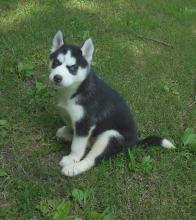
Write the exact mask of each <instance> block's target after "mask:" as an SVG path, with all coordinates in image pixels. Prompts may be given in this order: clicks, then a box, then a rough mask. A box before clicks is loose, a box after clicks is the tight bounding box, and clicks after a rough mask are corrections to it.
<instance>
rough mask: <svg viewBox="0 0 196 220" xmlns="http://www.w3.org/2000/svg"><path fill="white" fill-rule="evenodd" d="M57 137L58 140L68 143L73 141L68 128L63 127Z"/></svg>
mask: <svg viewBox="0 0 196 220" xmlns="http://www.w3.org/2000/svg"><path fill="white" fill-rule="evenodd" d="M56 137H57V138H58V139H62V140H64V141H66V142H70V141H71V140H72V135H71V133H70V130H69V128H68V127H67V126H63V127H61V128H59V129H58V130H57V132H56Z"/></svg>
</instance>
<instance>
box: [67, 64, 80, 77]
mask: <svg viewBox="0 0 196 220" xmlns="http://www.w3.org/2000/svg"><path fill="white" fill-rule="evenodd" d="M67 69H68V70H69V72H70V73H71V74H73V75H74V74H76V71H77V69H78V66H77V64H74V65H71V66H67Z"/></svg>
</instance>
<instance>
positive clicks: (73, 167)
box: [62, 130, 123, 176]
mask: <svg viewBox="0 0 196 220" xmlns="http://www.w3.org/2000/svg"><path fill="white" fill-rule="evenodd" d="M121 139H123V137H122V135H121V134H120V133H119V132H118V131H116V130H108V131H105V132H103V133H101V134H100V135H99V136H98V137H97V139H96V141H95V143H94V145H93V146H92V149H91V150H90V151H89V153H88V154H87V156H86V157H85V158H84V159H83V160H81V161H80V162H78V163H74V164H70V165H69V166H66V167H64V168H63V169H62V173H63V174H64V175H66V176H76V175H78V174H80V173H83V172H85V171H87V170H89V169H90V168H91V167H93V166H94V165H95V164H96V162H97V159H98V158H99V160H100V159H102V158H103V157H104V155H106V157H109V156H110V152H109V151H110V150H111V149H113V148H114V149H115V148H116V149H118V150H120V149H122V145H121V144H120V142H121V141H120V140H121ZM111 140H116V144H117V146H115V145H114V146H110V145H111V143H112V142H111ZM107 149H108V150H109V151H107ZM114 151H115V150H114ZM114 151H113V152H111V154H115V153H114ZM105 152H106V154H105Z"/></svg>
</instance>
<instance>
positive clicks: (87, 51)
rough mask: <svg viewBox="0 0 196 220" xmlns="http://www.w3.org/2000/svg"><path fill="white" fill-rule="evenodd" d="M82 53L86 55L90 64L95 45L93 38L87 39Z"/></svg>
mask: <svg viewBox="0 0 196 220" xmlns="http://www.w3.org/2000/svg"><path fill="white" fill-rule="evenodd" d="M81 50H82V55H83V56H84V57H85V59H86V61H87V62H88V63H89V64H90V63H91V61H92V58H93V52H94V45H93V41H92V40H91V38H89V39H87V40H86V41H85V42H84V44H83V46H82V48H81Z"/></svg>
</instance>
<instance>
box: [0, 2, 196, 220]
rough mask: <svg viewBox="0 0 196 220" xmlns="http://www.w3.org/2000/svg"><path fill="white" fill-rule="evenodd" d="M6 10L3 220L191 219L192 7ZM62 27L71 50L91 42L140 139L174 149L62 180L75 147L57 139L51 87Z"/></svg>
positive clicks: (61, 5)
mask: <svg viewBox="0 0 196 220" xmlns="http://www.w3.org/2000/svg"><path fill="white" fill-rule="evenodd" d="M0 12H1V22H0V30H1V33H0V42H1V44H0V52H1V59H0V65H1V68H0V120H1V121H0V122H1V123H0V149H1V155H0V159H1V167H0V176H1V177H0V178H1V179H0V181H1V183H0V187H1V188H0V190H1V197H0V204H1V212H0V218H2V219H9V220H11V219H58V220H60V219H63V218H65V217H63V218H61V215H62V216H63V215H64V216H69V217H67V219H77V217H78V218H81V219H83V220H84V219H86V220H89V219H92V220H93V219H106V220H107V219H114V218H115V219H120V220H128V219H194V216H195V211H194V196H193V195H194V191H193V188H194V181H195V174H194V170H195V162H194V149H193V146H192V147H191V146H190V144H188V142H187V141H186V140H184V139H182V136H183V134H184V131H185V129H186V128H188V127H190V128H193V129H195V127H194V126H195V121H194V120H195V116H196V111H195V104H193V101H194V95H195V94H194V93H195V91H196V90H195V85H196V84H195V75H194V74H195V69H196V62H195V51H196V41H195V37H196V25H195V20H196V4H195V1H193V0H190V1H183V0H172V1H161V0H159V1H153V0H143V1H141V0H133V1H127V0H118V1H117V0H108V1H87V0H86V1H84V0H83V1H82V0H80V1H79V0H78V1H76V0H70V1H61V0H56V1H54V0H53V1H52V0H50V1H41V0H36V1H27V0H15V1H14V0H9V1H8V0H3V1H1V4H0ZM59 29H60V30H62V31H63V32H64V33H65V41H66V42H69V43H75V44H82V43H83V41H84V40H85V39H86V38H87V37H88V36H91V37H92V38H93V41H94V44H95V48H96V49H95V55H94V68H95V69H96V71H97V72H99V73H100V76H101V77H102V78H103V79H104V80H105V81H107V82H108V83H109V84H110V85H111V86H112V87H113V88H115V89H116V90H118V91H119V93H120V94H121V95H122V96H123V97H124V99H125V100H126V101H127V103H128V104H129V105H130V106H131V107H132V109H133V112H134V115H135V118H136V120H137V122H138V126H139V129H140V132H141V136H142V137H145V136H147V135H150V134H155V135H156V134H160V135H161V136H163V137H167V138H169V139H171V140H173V141H174V143H175V145H176V146H177V149H176V150H175V151H167V150H161V149H160V148H153V149H145V150H143V149H135V150H131V151H130V152H129V155H126V154H121V155H118V156H117V157H115V158H113V159H112V160H109V161H105V162H103V163H102V164H101V165H100V166H98V167H96V168H93V169H92V170H90V171H88V172H87V173H85V174H83V175H80V176H78V177H74V178H65V177H64V176H62V175H61V173H60V167H59V165H58V162H59V160H60V159H61V157H62V156H63V155H65V154H66V153H67V152H68V151H69V150H68V148H69V146H65V145H64V144H63V143H60V142H58V141H57V140H56V139H55V137H54V134H55V131H56V129H57V128H58V127H60V126H61V125H62V122H61V120H60V118H59V116H58V114H57V111H56V109H55V94H56V92H55V91H53V90H52V89H51V88H50V87H49V86H48V75H49V72H48V56H49V51H50V48H51V45H52V44H51V42H52V38H53V36H54V34H55V33H56V32H57V30H59ZM138 35H142V36H143V38H139V37H138ZM146 38H153V39H157V40H159V41H164V42H166V43H168V44H170V45H172V46H173V48H172V47H167V46H165V45H162V44H161V43H158V42H154V41H151V40H149V39H146ZM193 136H194V135H192V136H191V137H193ZM185 138H187V137H185ZM183 143H184V144H183ZM185 143H186V144H185ZM112 216H113V217H112Z"/></svg>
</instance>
